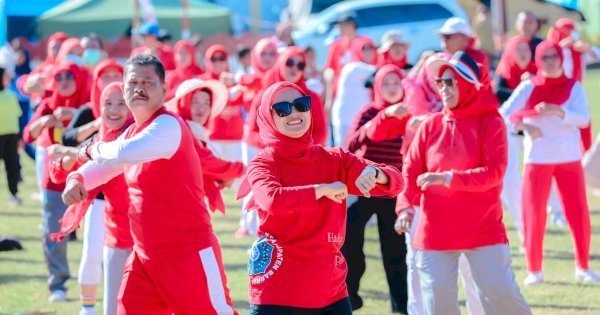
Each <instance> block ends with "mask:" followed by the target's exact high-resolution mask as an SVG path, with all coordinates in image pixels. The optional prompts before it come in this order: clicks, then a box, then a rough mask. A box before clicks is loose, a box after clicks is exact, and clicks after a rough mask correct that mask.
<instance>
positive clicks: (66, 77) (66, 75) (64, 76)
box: [54, 72, 75, 82]
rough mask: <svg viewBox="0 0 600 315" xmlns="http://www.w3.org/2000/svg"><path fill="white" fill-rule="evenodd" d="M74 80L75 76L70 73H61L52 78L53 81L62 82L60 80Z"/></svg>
mask: <svg viewBox="0 0 600 315" xmlns="http://www.w3.org/2000/svg"><path fill="white" fill-rule="evenodd" d="M73 79H75V75H73V74H72V73H71V72H63V73H59V74H57V75H55V76H54V81H57V82H58V81H62V80H73Z"/></svg>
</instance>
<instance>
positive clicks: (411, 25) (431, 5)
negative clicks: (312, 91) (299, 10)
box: [292, 0, 468, 66]
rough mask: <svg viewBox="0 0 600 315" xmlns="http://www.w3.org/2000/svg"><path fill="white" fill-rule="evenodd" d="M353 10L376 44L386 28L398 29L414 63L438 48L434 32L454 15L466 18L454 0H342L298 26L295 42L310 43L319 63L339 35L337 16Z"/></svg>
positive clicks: (362, 31) (361, 30)
mask: <svg viewBox="0 0 600 315" xmlns="http://www.w3.org/2000/svg"><path fill="white" fill-rule="evenodd" d="M349 12H355V13H356V17H357V18H356V21H357V24H358V33H359V34H361V35H365V36H369V37H370V38H371V39H373V41H375V43H376V44H377V45H379V41H380V40H381V36H382V35H383V33H385V32H386V31H388V30H392V29H393V30H399V31H401V32H402V36H403V39H404V40H405V41H407V42H409V43H410V48H409V50H408V60H409V62H410V63H412V64H414V63H415V62H416V61H417V60H418V58H419V56H420V55H421V53H422V52H423V51H425V50H440V38H439V37H438V36H437V35H436V31H437V30H438V29H439V28H440V27H442V25H443V24H444V22H445V21H446V20H447V19H448V18H451V17H453V16H457V17H461V18H464V19H465V20H468V16H467V14H466V13H465V11H464V10H463V9H462V8H461V7H460V6H459V5H458V4H457V3H456V1H453V0H349V1H341V2H339V3H337V4H335V5H333V6H331V7H329V8H327V9H325V10H323V11H322V12H320V13H319V14H317V15H315V16H312V17H311V18H310V19H309V20H308V22H307V23H302V25H297V27H296V28H297V30H296V31H295V32H294V33H293V34H292V35H293V38H294V41H295V42H296V45H298V46H300V47H306V46H309V45H310V46H311V47H313V48H314V50H315V52H316V54H317V63H318V64H319V65H321V66H323V65H324V64H325V60H326V59H327V50H328V48H329V45H330V44H331V43H332V42H333V41H334V40H335V39H336V38H337V37H339V31H338V29H337V27H336V25H335V22H336V21H337V19H338V17H339V16H341V15H342V14H346V13H349Z"/></svg>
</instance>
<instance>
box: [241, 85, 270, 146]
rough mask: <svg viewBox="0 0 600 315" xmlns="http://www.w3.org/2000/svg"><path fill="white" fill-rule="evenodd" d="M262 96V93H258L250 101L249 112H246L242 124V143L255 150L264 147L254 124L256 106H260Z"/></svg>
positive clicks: (256, 111)
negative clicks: (244, 120) (244, 121)
mask: <svg viewBox="0 0 600 315" xmlns="http://www.w3.org/2000/svg"><path fill="white" fill-rule="evenodd" d="M262 94H263V93H262V92H260V93H258V94H257V95H256V97H254V100H252V105H250V111H249V112H248V118H247V119H246V123H245V124H244V141H246V143H247V144H249V145H251V146H253V147H255V148H264V147H265V144H264V143H263V142H262V139H261V138H260V134H259V133H258V124H257V123H256V119H257V117H256V116H257V114H258V106H259V105H260V99H261V98H262Z"/></svg>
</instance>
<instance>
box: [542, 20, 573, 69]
mask: <svg viewBox="0 0 600 315" xmlns="http://www.w3.org/2000/svg"><path fill="white" fill-rule="evenodd" d="M574 30H575V21H573V20H571V19H569V18H560V19H558V20H557V21H556V23H554V25H553V26H552V27H550V29H549V30H548V38H547V40H549V41H551V42H552V43H554V44H557V45H558V44H559V43H560V42H561V41H562V40H563V39H565V38H567V37H569V36H571V33H572V32H573V31H574ZM566 48H568V49H570V50H571V56H572V58H573V78H574V79H575V80H577V81H581V80H583V65H582V55H581V52H579V51H576V50H575V49H573V47H572V46H570V47H566ZM536 51H537V50H536Z"/></svg>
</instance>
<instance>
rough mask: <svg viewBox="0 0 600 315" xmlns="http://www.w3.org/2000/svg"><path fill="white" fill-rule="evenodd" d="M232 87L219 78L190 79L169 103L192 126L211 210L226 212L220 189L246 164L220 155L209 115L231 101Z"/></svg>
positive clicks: (214, 115) (217, 111) (218, 112)
mask: <svg viewBox="0 0 600 315" xmlns="http://www.w3.org/2000/svg"><path fill="white" fill-rule="evenodd" d="M227 98H228V91H227V88H226V87H225V85H224V84H223V83H221V82H219V81H216V80H206V81H202V80H199V79H191V80H186V81H184V82H183V83H181V85H179V87H178V88H177V92H176V94H175V98H174V99H173V100H171V101H170V102H169V103H167V104H166V107H167V109H168V110H170V111H172V112H174V113H177V114H178V115H179V116H181V118H183V119H184V120H185V122H186V123H187V125H188V126H189V127H190V130H191V131H192V134H193V135H194V138H196V142H197V143H198V145H199V146H198V148H197V149H198V151H199V154H200V155H201V156H200V162H201V164H202V179H203V181H202V183H203V185H204V192H205V193H206V198H207V199H208V206H209V210H211V211H212V212H215V211H220V212H222V213H225V210H226V209H225V203H224V202H223V198H222V197H221V192H220V190H221V189H223V188H225V187H230V186H231V183H232V182H233V180H234V179H236V178H239V177H241V176H242V175H243V174H244V164H242V162H240V161H236V162H230V161H225V160H222V159H220V158H218V157H216V156H215V155H214V154H213V152H212V144H211V143H210V140H209V138H208V129H207V126H208V121H209V118H211V117H212V118H214V117H217V116H219V114H220V113H221V111H222V110H223V109H224V108H225V106H226V105H227Z"/></svg>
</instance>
